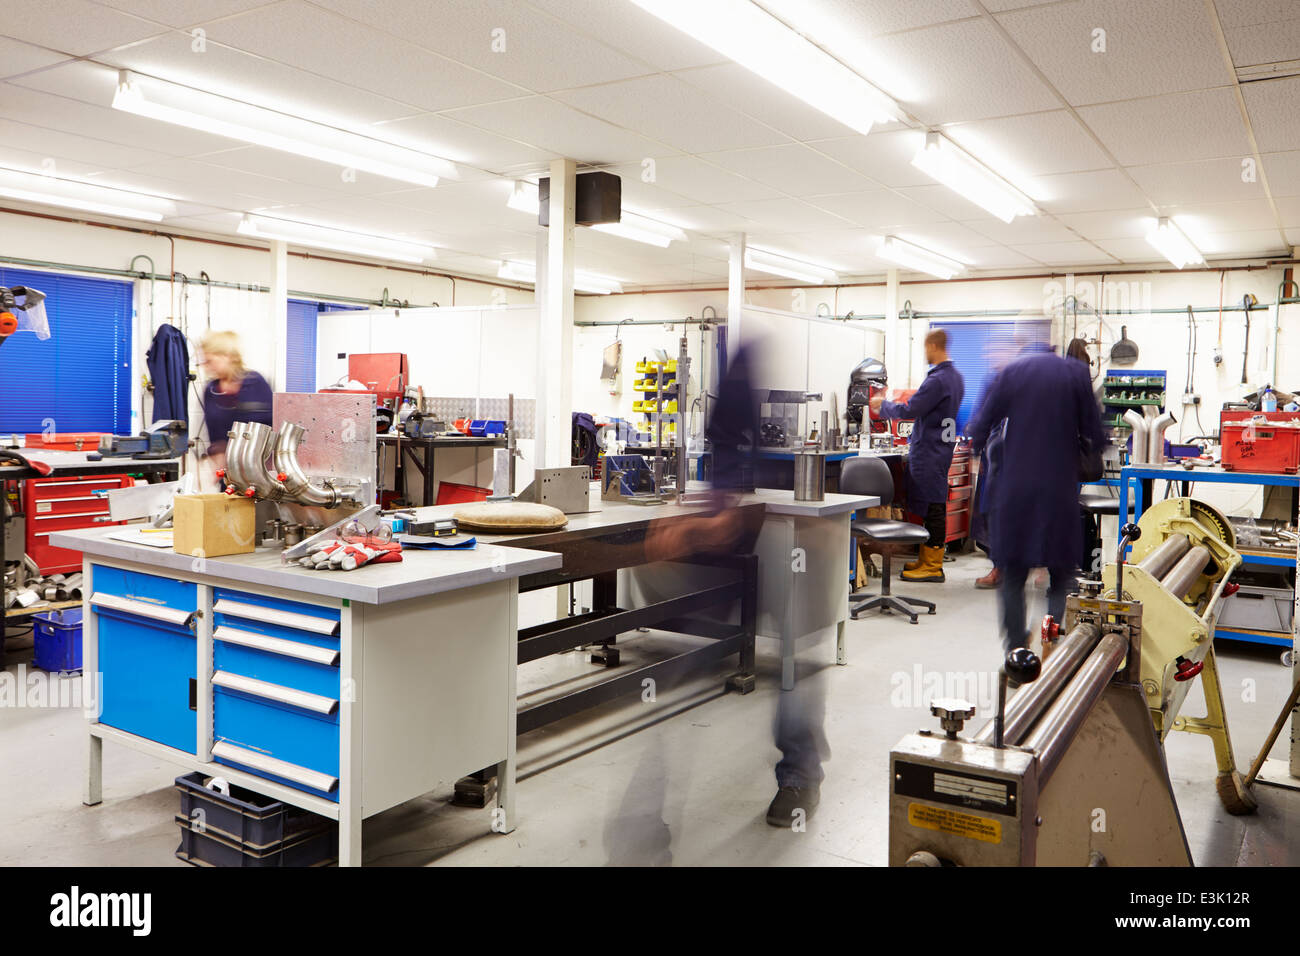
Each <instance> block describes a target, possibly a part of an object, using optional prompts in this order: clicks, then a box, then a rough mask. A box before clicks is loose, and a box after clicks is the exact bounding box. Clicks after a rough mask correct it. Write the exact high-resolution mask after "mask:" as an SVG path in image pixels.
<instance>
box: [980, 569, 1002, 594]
mask: <svg viewBox="0 0 1300 956" xmlns="http://www.w3.org/2000/svg"><path fill="white" fill-rule="evenodd" d="M1001 583H1002V572H1001V571H1000V570H999V569H997V568H994V569H993V570H992V571H990V572H989V573H988V574H986V575H984V577H982V578H976V579H975V586H976V587H977V588H979V589H980V590H981V591H989V590H992V589H993V588H995V587H997V586H998V585H999V584H1001Z"/></svg>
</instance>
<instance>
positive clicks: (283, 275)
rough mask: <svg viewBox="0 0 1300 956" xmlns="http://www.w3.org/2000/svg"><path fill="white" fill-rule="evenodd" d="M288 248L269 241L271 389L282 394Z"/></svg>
mask: <svg viewBox="0 0 1300 956" xmlns="http://www.w3.org/2000/svg"><path fill="white" fill-rule="evenodd" d="M288 250H289V247H288V244H287V243H285V242H284V241H283V240H280V239H272V240H271V315H270V319H271V330H272V335H273V336H274V339H275V378H274V380H273V381H272V382H271V387H272V388H273V389H274V390H275V391H277V392H283V391H284V390H285V389H286V388H287V387H288V384H289V371H288V361H289V251H288Z"/></svg>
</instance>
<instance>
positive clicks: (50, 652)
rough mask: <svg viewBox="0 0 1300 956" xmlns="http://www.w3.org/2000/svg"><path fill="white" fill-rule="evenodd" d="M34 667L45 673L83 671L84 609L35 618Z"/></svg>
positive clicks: (47, 612)
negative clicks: (82, 613) (82, 618)
mask: <svg viewBox="0 0 1300 956" xmlns="http://www.w3.org/2000/svg"><path fill="white" fill-rule="evenodd" d="M32 621H33V622H34V625H35V630H34V642H35V645H36V658H35V664H36V666H37V667H39V668H40V669H41V670H43V671H53V672H59V671H72V672H77V671H80V670H81V608H79V607H70V608H67V609H66V610H62V611H46V612H45V613H44V614H34V615H32Z"/></svg>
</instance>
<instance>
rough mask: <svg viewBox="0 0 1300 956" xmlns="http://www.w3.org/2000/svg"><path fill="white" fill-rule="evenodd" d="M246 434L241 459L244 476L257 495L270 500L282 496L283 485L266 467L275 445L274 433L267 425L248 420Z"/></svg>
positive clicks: (283, 491)
mask: <svg viewBox="0 0 1300 956" xmlns="http://www.w3.org/2000/svg"><path fill="white" fill-rule="evenodd" d="M247 435H248V442H247V443H246V444H245V446H244V460H243V467H244V478H245V479H246V480H247V481H248V482H249V483H250V485H251V486H252V487H254V488H255V489H256V492H257V495H258V497H261V498H266V499H269V500H272V501H274V500H276V499H279V498H282V497H284V493H285V487H284V485H283V484H281V483H280V482H279V481H277V480H276V477H275V474H274V473H273V472H271V471H270V470H268V468H267V459H268V458H270V457H271V453H272V451H273V450H274V447H275V443H276V433H275V432H273V431H272V430H271V426H269V425H264V424H262V423H261V422H249V423H248V426H247Z"/></svg>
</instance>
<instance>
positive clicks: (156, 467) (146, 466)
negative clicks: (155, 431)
mask: <svg viewBox="0 0 1300 956" xmlns="http://www.w3.org/2000/svg"><path fill="white" fill-rule="evenodd" d="M115 473H125V474H143V475H144V476H146V477H147V478H148V479H149V480H150V482H153V481H155V480H156V479H157V480H163V481H175V480H176V477H177V476H178V475H179V474H180V466H179V465H178V464H177V463H176V462H174V461H168V462H152V461H148V460H147V459H145V460H136V459H134V458H123V459H118V460H114V459H104V461H103V462H100V463H98V464H97V465H95V466H91V465H89V464H87V465H71V466H68V467H66V468H58V469H56V470H55V471H54V472H52V473H51V474H50V475H49V477H51V478H82V477H86V476H89V475H111V474H115ZM41 477H45V476H43V475H41V474H40V473H39V472H37V471H36V470H35V469H32V468H23V467H21V466H12V467H10V466H5V467H0V488H3V486H4V483H5V482H6V481H26V480H27V479H28V478H41ZM4 512H5V509H4V502H3V501H0V594H3V592H4V585H3V574H4V568H5V564H6V563H7V562H8V560H9V559H8V557H7V556H6V555H5V525H6V524H8V519H7V518H6V517H5V513H4ZM0 603H3V602H0ZM6 618H7V614H6V613H5V609H4V608H0V668H3V667H4V666H5V637H6V636H7V631H8V629H9V628H8V621H7V620H6Z"/></svg>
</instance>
